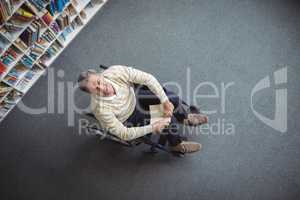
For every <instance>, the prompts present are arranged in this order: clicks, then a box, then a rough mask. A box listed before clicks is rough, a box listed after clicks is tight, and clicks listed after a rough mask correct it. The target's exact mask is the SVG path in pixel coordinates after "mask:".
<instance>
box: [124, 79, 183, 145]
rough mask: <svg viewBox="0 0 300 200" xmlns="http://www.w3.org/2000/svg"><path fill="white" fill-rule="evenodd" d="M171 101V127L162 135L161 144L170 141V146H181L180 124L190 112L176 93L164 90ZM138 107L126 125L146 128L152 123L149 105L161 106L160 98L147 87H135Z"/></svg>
mask: <svg viewBox="0 0 300 200" xmlns="http://www.w3.org/2000/svg"><path fill="white" fill-rule="evenodd" d="M163 89H164V91H165V93H166V95H167V96H168V98H169V100H170V101H171V102H172V103H173V105H174V112H173V116H172V117H171V123H170V125H169V126H168V127H167V128H165V129H164V130H163V131H162V133H160V139H159V140H160V143H162V144H164V143H165V142H166V141H168V143H169V145H170V146H175V145H177V144H179V143H180V142H181V141H182V140H183V137H182V136H180V135H179V134H178V123H179V122H182V121H183V120H184V119H186V118H187V115H188V112H187V110H186V109H185V108H184V105H183V103H182V102H183V101H182V100H181V99H180V98H179V97H178V95H176V94H175V93H174V92H172V91H170V90H167V89H166V88H163ZM135 95H136V99H137V105H136V107H135V110H134V112H133V113H132V115H131V116H130V117H129V118H128V119H127V120H126V122H125V124H126V125H127V126H128V127H130V126H144V125H147V124H149V123H150V114H149V105H155V104H160V103H161V102H160V100H159V99H158V97H157V96H156V95H155V94H154V93H153V92H151V91H150V90H149V88H148V87H147V86H143V85H135Z"/></svg>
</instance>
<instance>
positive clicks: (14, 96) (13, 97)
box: [4, 90, 23, 105]
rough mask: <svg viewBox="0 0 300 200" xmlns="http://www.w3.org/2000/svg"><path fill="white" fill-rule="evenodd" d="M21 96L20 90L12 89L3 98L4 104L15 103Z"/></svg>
mask: <svg viewBox="0 0 300 200" xmlns="http://www.w3.org/2000/svg"><path fill="white" fill-rule="evenodd" d="M22 96H23V94H22V93H21V92H18V91H17V90H12V91H11V92H10V93H9V94H8V95H7V96H6V98H5V99H4V102H5V103H6V104H10V105H15V104H16V103H17V101H18V100H19V99H20V98H21V97H22Z"/></svg>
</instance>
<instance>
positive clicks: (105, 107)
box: [78, 65, 208, 153]
mask: <svg viewBox="0 0 300 200" xmlns="http://www.w3.org/2000/svg"><path fill="white" fill-rule="evenodd" d="M78 84H79V88H80V89H81V90H83V91H85V92H87V93H89V94H90V95H91V108H92V112H93V114H94V115H95V117H96V119H97V120H98V121H99V123H100V126H101V127H102V128H104V129H105V130H107V131H108V132H109V133H111V134H113V135H115V136H117V137H118V138H120V139H122V140H124V141H131V140H134V139H136V138H140V137H142V136H145V135H147V134H150V133H152V134H160V135H161V138H162V137H163V138H165V140H167V141H168V145H169V149H170V151H173V152H179V153H193V152H196V151H199V150H200V149H201V144H199V143H197V142H191V141H184V137H183V136H181V135H180V134H178V133H177V132H176V130H175V131H174V126H171V125H172V124H173V123H182V124H184V125H191V126H197V125H201V124H203V123H207V121H208V118H207V116H204V115H201V114H200V113H199V111H198V109H197V108H195V107H193V106H187V107H188V108H185V106H186V105H187V104H186V103H185V102H184V101H183V100H182V99H180V98H179V97H178V96H177V95H176V94H175V93H173V92H172V91H170V90H167V89H166V88H163V87H162V86H161V85H160V83H159V82H158V81H157V79H156V78H155V77H154V76H153V75H151V74H149V73H147V72H143V71H141V70H138V69H135V68H133V67H127V66H121V65H114V66H111V67H109V68H108V69H106V70H104V71H103V72H101V73H98V72H96V71H95V70H88V71H86V72H82V73H81V74H80V75H79V78H78ZM155 104H162V105H163V112H164V116H165V117H166V118H164V119H161V120H159V121H156V122H155V123H152V124H150V115H149V112H148V110H149V106H150V105H155ZM170 117H171V120H168V119H169V118H170ZM171 127H172V128H171ZM171 129H172V130H171Z"/></svg>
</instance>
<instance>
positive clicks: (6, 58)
mask: <svg viewBox="0 0 300 200" xmlns="http://www.w3.org/2000/svg"><path fill="white" fill-rule="evenodd" d="M20 55H21V51H20V50H19V49H17V48H16V47H15V46H13V45H12V46H10V47H9V48H8V49H7V51H6V52H5V53H4V54H2V56H1V58H0V60H1V62H2V63H3V64H4V65H6V66H9V65H10V64H11V63H13V62H14V61H16V60H17V58H18V57H19V56H20Z"/></svg>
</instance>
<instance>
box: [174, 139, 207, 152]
mask: <svg viewBox="0 0 300 200" xmlns="http://www.w3.org/2000/svg"><path fill="white" fill-rule="evenodd" d="M201 148H202V145H201V144H200V143H197V142H189V141H182V142H181V143H180V144H178V145H176V146H173V147H170V150H171V151H175V152H180V153H183V154H184V153H194V152H197V151H200V149H201Z"/></svg>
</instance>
